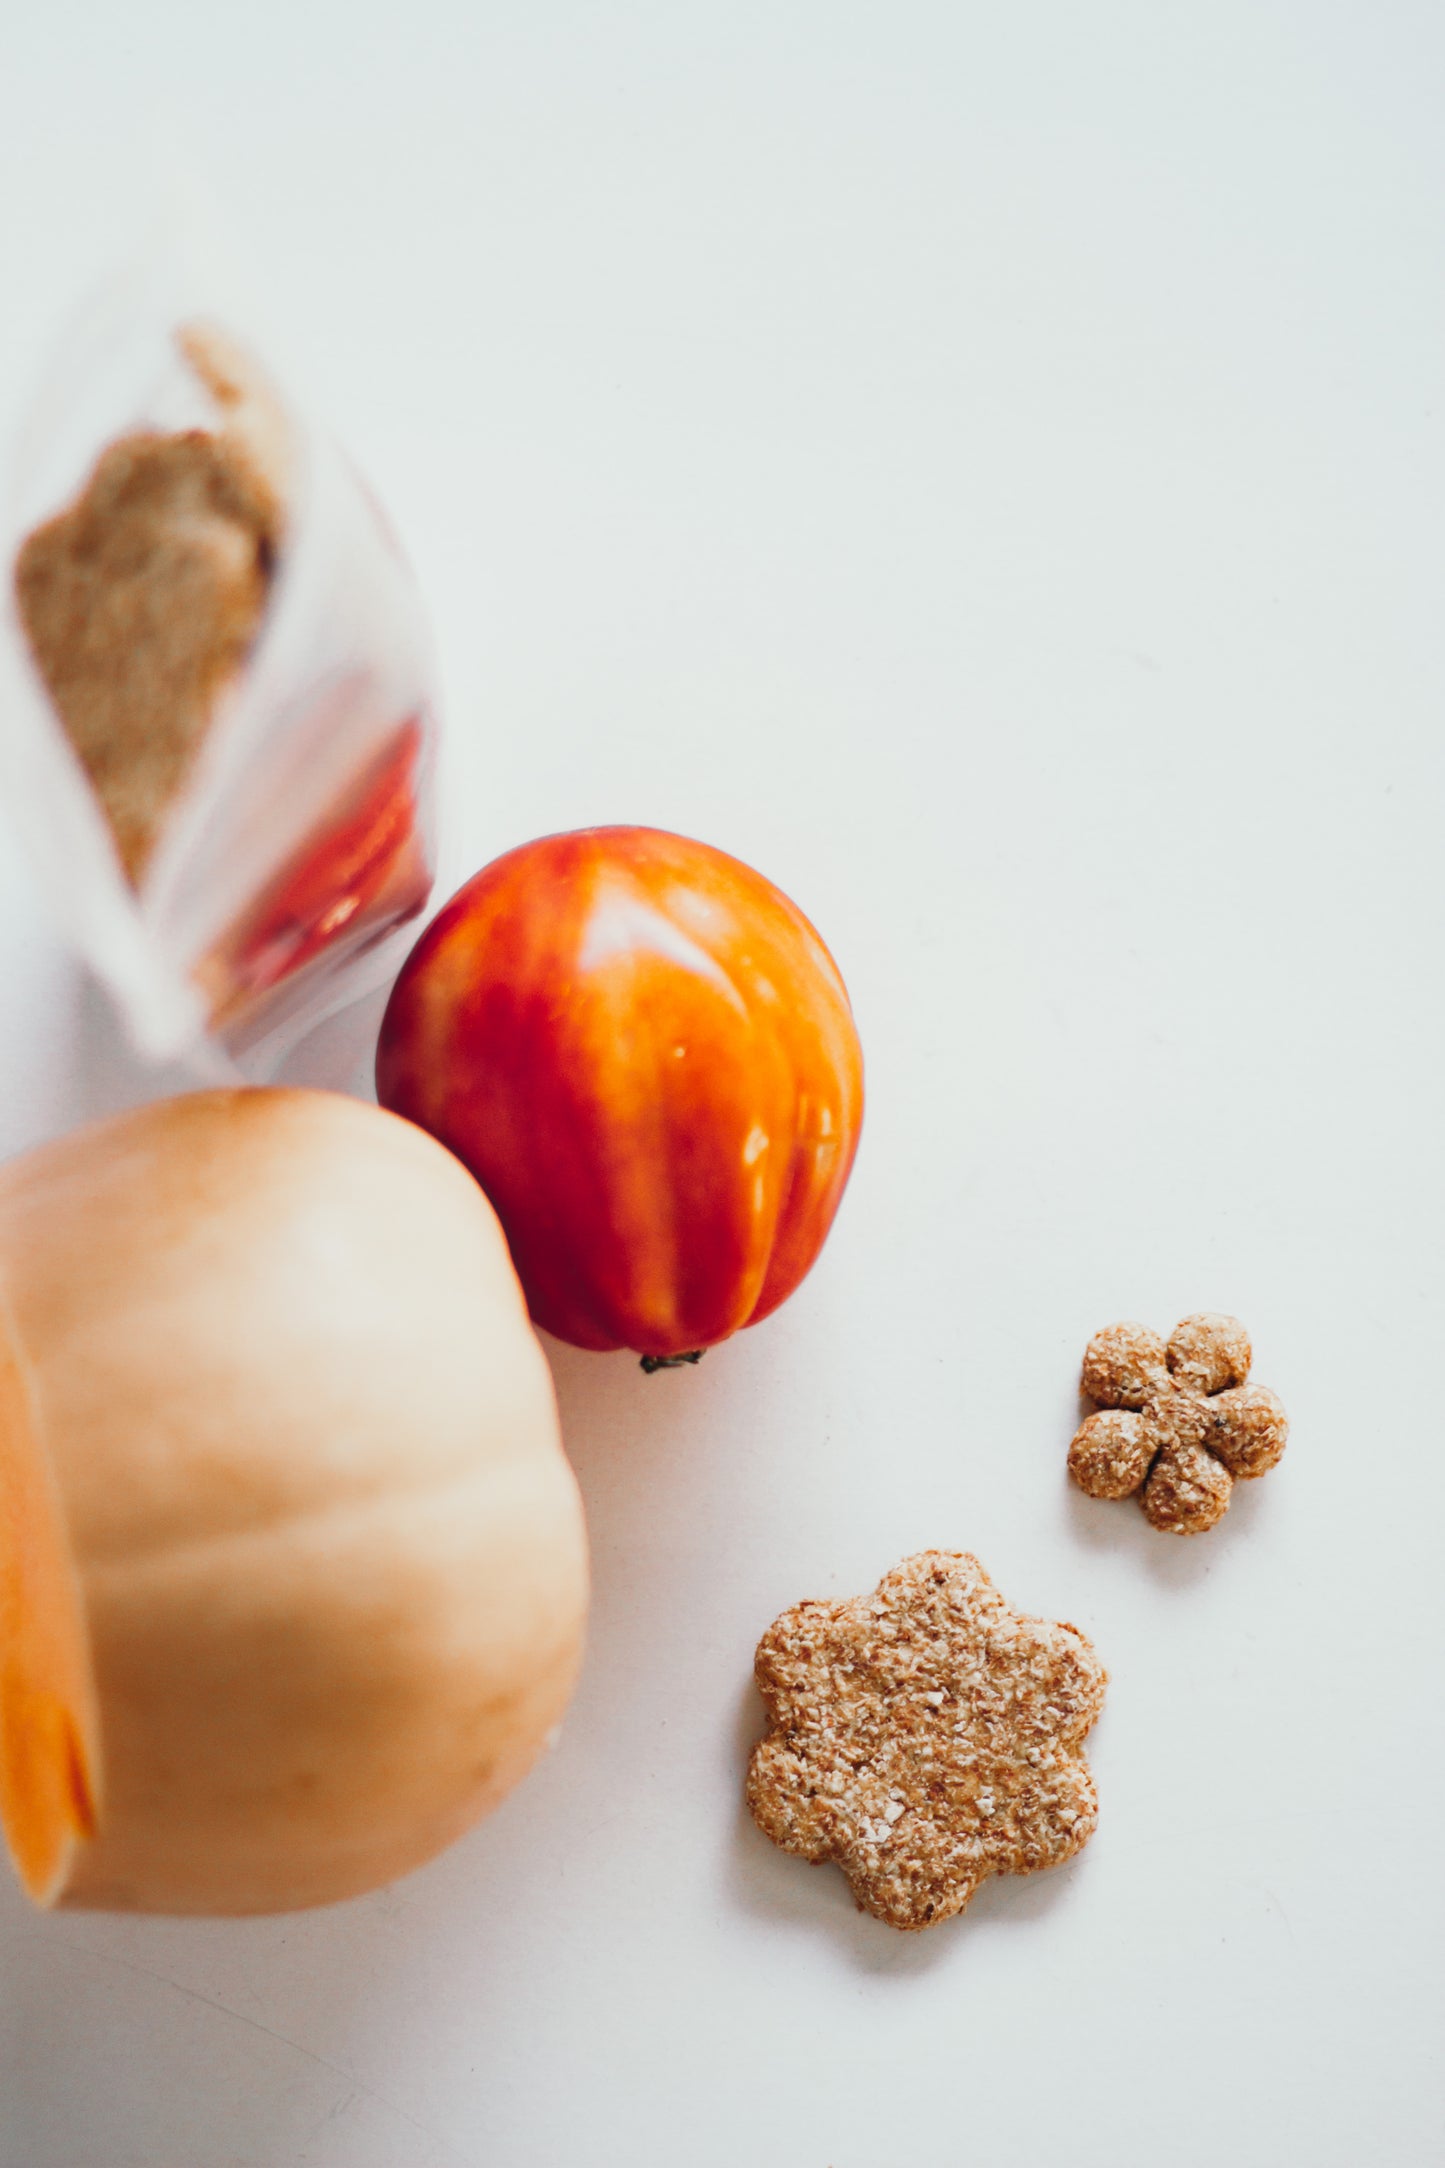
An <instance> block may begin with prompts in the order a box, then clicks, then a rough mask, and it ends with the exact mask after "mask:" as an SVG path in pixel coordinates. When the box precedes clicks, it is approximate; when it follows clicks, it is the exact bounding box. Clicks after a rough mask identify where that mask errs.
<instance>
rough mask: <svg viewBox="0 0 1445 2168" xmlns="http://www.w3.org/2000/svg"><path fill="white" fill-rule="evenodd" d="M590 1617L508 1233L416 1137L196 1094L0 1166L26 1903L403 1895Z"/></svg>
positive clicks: (333, 1109) (506, 1757)
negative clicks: (396, 1889)
mask: <svg viewBox="0 0 1445 2168" xmlns="http://www.w3.org/2000/svg"><path fill="white" fill-rule="evenodd" d="M586 1600H587V1564H586V1542H585V1536H584V1531H583V1525H582V1514H581V1507H580V1504H579V1501H578V1496H577V1489H576V1485H575V1483H574V1481H573V1478H572V1474H571V1470H570V1468H569V1467H568V1465H567V1462H566V1460H565V1459H564V1457H563V1454H562V1450H561V1443H560V1439H559V1436H558V1428H557V1414H556V1405H555V1401H554V1398H553V1393H552V1385H551V1379H550V1375H549V1372H548V1369H547V1364H546V1360H545V1358H544V1356H543V1354H542V1351H541V1348H540V1346H539V1345H538V1343H537V1340H536V1338H535V1336H534V1335H533V1333H532V1330H531V1328H530V1326H529V1324H528V1322H527V1315H526V1309H525V1306H524V1304H523V1300H522V1296H521V1292H520V1289H519V1288H518V1285H517V1280H516V1276H515V1274H514V1272H513V1270H512V1266H511V1261H510V1258H509V1257H508V1254H507V1249H506V1245H505V1243H504V1241H503V1239H502V1234H501V1231H500V1229H499V1227H498V1225H497V1221H496V1218H495V1216H494V1214H493V1212H492V1210H491V1207H490V1206H489V1205H488V1203H487V1201H486V1199H485V1198H484V1197H483V1195H482V1193H481V1191H480V1190H479V1189H478V1188H477V1187H476V1185H475V1183H474V1182H473V1181H472V1180H471V1178H470V1176H468V1175H467V1174H466V1173H465V1172H464V1171H463V1169H462V1168H461V1167H460V1166H459V1165H458V1164H457V1162H456V1161H455V1160H454V1159H452V1158H451V1157H450V1155H449V1154H448V1153H446V1152H445V1151H443V1150H442V1148H441V1147H440V1146H439V1145H437V1144H434V1143H433V1142H432V1141H431V1139H430V1138H428V1137H426V1136H424V1135H423V1134H422V1132H421V1131H420V1130H418V1129H415V1128H413V1127H412V1126H411V1124H410V1123H407V1122H404V1121H401V1120H399V1119H397V1118H396V1117H395V1116H393V1115H390V1114H384V1113H382V1112H381V1111H380V1110H379V1109H378V1108H375V1107H369V1106H364V1105H362V1104H361V1103H360V1102H358V1101H356V1100H351V1099H344V1098H339V1097H335V1096H333V1095H331V1094H329V1093H322V1092H293V1091H246V1092H205V1093H197V1094H195V1095H192V1096H189V1097H185V1098H181V1099H175V1100H170V1101H165V1102H161V1103H159V1104H157V1105H153V1106H149V1107H144V1108H141V1109H140V1110H138V1111H137V1112H135V1113H131V1114H125V1115H122V1116H120V1117H119V1118H117V1119H115V1120H112V1121H108V1122H104V1123H101V1124H99V1125H97V1126H95V1127H93V1128H90V1129H86V1130H84V1131H82V1132H80V1133H79V1134H78V1135H75V1136H72V1137H67V1138H65V1139H63V1140H62V1141H60V1142H59V1143H56V1144H52V1145H48V1146H45V1147H44V1148H42V1149H41V1150H39V1151H36V1152H32V1153H29V1154H28V1155H26V1156H25V1157H24V1158H22V1159H19V1160H17V1161H15V1162H13V1163H12V1164H11V1165H9V1166H8V1167H6V1168H4V1169H0V1816H3V1822H4V1828H5V1832H6V1835H7V1838H8V1841H9V1845H10V1849H11V1853H12V1856H13V1858H14V1860H15V1863H16V1866H17V1868H18V1870H19V1873H20V1876H21V1879H22V1881H23V1882H24V1884H25V1887H26V1888H27V1889H28V1890H29V1892H30V1894H31V1896H32V1897H33V1898H35V1899H36V1901H37V1902H38V1903H40V1904H64V1905H81V1906H104V1907H115V1908H122V1909H126V1910H135V1911H157V1912H182V1913H188V1912H203V1913H241V1912H263V1911H279V1910H285V1909H289V1908H291V1907H293V1906H301V1905H314V1904H324V1903H328V1902H330V1901H331V1900H333V1899H336V1898H341V1897H348V1896H351V1895H353V1894H355V1893H356V1892H358V1891H361V1890H366V1889H369V1888H372V1887H373V1886H375V1885H376V1884H378V1883H381V1882H386V1881H389V1880H391V1879H392V1878H393V1877H394V1876H396V1875H399V1874H402V1873H404V1872H405V1871H406V1870H407V1869H408V1868H410V1867H414V1866H416V1865H417V1864H418V1863H419V1862H421V1861H422V1860H424V1859H427V1858H428V1857H430V1855H431V1854H433V1853H434V1852H437V1851H439V1850H440V1849H441V1848H442V1846H444V1845H446V1844H448V1843H449V1842H450V1841H451V1840H452V1839H453V1838H454V1837H456V1836H458V1835H459V1834H460V1833H461V1832H462V1831H463V1830H464V1829H466V1828H467V1827H468V1826H469V1825H470V1824H471V1823H472V1822H474V1821H475V1820H476V1819H477V1818H478V1816H480V1815H481V1814H483V1813H485V1812H486V1811H487V1809H488V1808H489V1807H490V1806H492V1805H493V1804H494V1803H495V1802H496V1800H498V1799H499V1798H500V1797H501V1795H502V1794H503V1792H505V1791H506V1790H507V1789H508V1788H509V1786H510V1785H512V1784H513V1783H514V1782H515V1781H516V1780H517V1778H518V1777H519V1776H521V1775H522V1773H523V1772H524V1770H525V1769H526V1768H527V1766H528V1765H529V1764H530V1763H531V1761H532V1760H533V1759H534V1757H535V1756H536V1755H537V1753H538V1752H539V1750H540V1749H541V1747H542V1745H543V1744H544V1742H545V1740H546V1738H547V1736H548V1733H549V1732H550V1730H551V1729H552V1727H553V1726H554V1725H555V1724H556V1723H557V1721H558V1719H559V1717H560V1716H561V1714H562V1711H563V1708H564V1707H565V1704H566V1702H567V1699H568V1696H569V1694H570V1691H571V1688H572V1684H573V1681H574V1678H575V1675H576V1671H577V1667H578V1662H579V1659H580V1652H581V1644H582V1634H583V1625H584V1618H585V1611H586Z"/></svg>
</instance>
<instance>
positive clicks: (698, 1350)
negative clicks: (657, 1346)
mask: <svg viewBox="0 0 1445 2168" xmlns="http://www.w3.org/2000/svg"><path fill="white" fill-rule="evenodd" d="M706 1353H707V1349H706V1348H705V1347H695V1348H694V1349H693V1351H692V1353H691V1354H690V1355H644V1356H643V1358H642V1367H643V1369H644V1370H645V1371H646V1372H647V1375H648V1376H649V1377H651V1376H652V1373H653V1371H654V1370H680V1369H681V1368H682V1366H683V1364H684V1363H700V1362H701V1361H702V1359H703V1357H704V1355H706Z"/></svg>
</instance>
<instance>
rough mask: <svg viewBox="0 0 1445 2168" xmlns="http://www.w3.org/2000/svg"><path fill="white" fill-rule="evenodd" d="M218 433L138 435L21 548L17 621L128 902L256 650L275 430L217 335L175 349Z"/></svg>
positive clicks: (108, 453)
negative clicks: (107, 832) (220, 708)
mask: <svg viewBox="0 0 1445 2168" xmlns="http://www.w3.org/2000/svg"><path fill="white" fill-rule="evenodd" d="M181 344H182V350H183V352H184V353H185V354H186V358H187V360H188V361H189V362H190V363H191V365H192V367H194V368H195V369H196V372H197V374H198V375H199V376H200V377H201V379H202V381H203V382H204V383H205V384H206V386H207V388H208V389H209V390H210V391H211V393H212V396H213V397H214V398H215V400H216V402H217V405H218V407H219V408H220V409H221V413H222V415H223V417H224V419H223V421H222V423H221V425H220V426H219V427H217V428H216V429H214V430H210V429H186V430H181V431H178V432H176V433H174V434H170V433H164V432H162V431H159V430H151V429H138V430H134V431H132V432H130V433H129V434H128V435H126V436H123V437H120V438H117V440H116V441H115V442H114V443H113V444H110V445H108V446H107V447H106V449H105V450H104V451H103V452H102V453H101V455H100V458H99V459H98V460H97V462H96V464H95V467H94V469H93V470H92V472H91V475H90V478H89V480H88V481H87V482H86V485H85V487H84V489H83V490H82V492H81V494H80V496H79V497H78V498H77V499H76V500H75V502H74V503H73V504H70V505H68V506H67V507H66V508H65V510H64V511H62V512H59V513H57V514H56V515H55V517H54V518H53V519H49V520H47V521H45V523H44V524H43V525H42V526H40V527H37V528H36V529H35V530H34V531H33V533H31V534H30V535H28V536H27V537H26V539H25V541H24V542H23V543H22V544H21V547H20V550H19V553H18V555H17V557H16V562H15V595H16V601H17V603H18V606H19V611H20V621H21V623H22V625H23V626H24V628H25V636H26V638H27V640H28V641H29V643H30V650H31V653H32V655H33V656H34V658H35V662H36V665H37V667H38V669H39V671H40V675H41V677H42V678H43V679H44V681H45V685H46V689H47V691H48V692H49V694H50V698H51V700H52V702H53V703H54V706H55V710H56V713H57V715H58V716H59V718H60V721H61V723H62V724H63V726H64V729H65V732H66V735H67V736H68V737H69V739H70V741H71V743H72V745H73V746H74V747H75V750H76V752H77V753H78V755H79V756H80V759H81V762H82V763H83V765H84V767H85V770H86V773H87V775H88V776H89V777H90V780H91V783H92V785H93V786H94V789H95V792H96V795H97V797H98V798H99V800H100V803H101V806H102V808H103V810H104V812H105V815H106V818H107V820H108V821H109V823H110V827H111V831H112V833H113V834H114V837H115V841H116V846H117V849H118V850H119V853H120V858H121V863H122V864H123V866H124V867H125V871H126V874H127V876H128V877H129V879H130V881H131V883H132V885H135V886H138V885H139V882H140V878H141V875H142V874H143V872H144V870H145V867H146V864H147V861H148V860H149V858H150V855H151V853H152V851H153V850H154V848H155V844H156V841H157V839H158V837H159V835H160V832H161V829H162V827H163V825H164V822H165V818H166V815H167V813H168V811H169V809H170V807H171V805H172V803H173V802H174V800H175V798H176V796H177V794H178V793H179V792H180V790H181V789H182V788H183V786H184V784H185V782H186V780H187V778H188V776H189V774H190V771H191V768H192V766H193V764H194V762H195V758H196V755H197V753H198V752H199V750H200V746H201V743H202V740H203V739H204V737H205V734H206V730H207V728H208V726H209V724H210V721H211V718H212V716H213V714H214V712H215V709H216V704H217V702H218V700H219V699H220V696H221V694H222V693H223V692H224V691H225V689H226V688H227V686H228V685H229V684H230V683H231V681H232V680H233V679H234V677H235V676H236V674H237V672H238V671H239V670H240V668H241V666H242V664H243V663H244V661H245V658H246V655H247V653H248V651H249V649H250V647H251V644H252V642H253V641H254V639H255V637H256V633H257V630H258V628H259V626H260V623H261V619H262V616H263V614H264V612H265V608H266V602H267V598H268V594H269V590H270V584H271V575H272V569H273V566H274V564H275V560H276V556H277V552H278V550H279V548H280V545H281V538H282V529H283V512H282V471H283V466H284V438H283V436H282V434H281V432H282V430H283V427H284V425H283V423H282V421H281V417H280V411H279V408H278V407H277V406H276V404H275V401H274V400H273V399H270V397H269V394H267V393H266V391H265V389H264V387H263V386H262V385H261V382H260V380H259V378H257V377H256V376H255V374H254V372H251V374H250V375H249V376H248V375H246V374H245V373H244V370H243V367H242V364H241V360H240V357H239V354H238V352H237V350H236V349H235V348H233V347H231V346H229V345H228V344H226V343H225V342H224V341H223V340H222V339H221V338H220V335H219V334H216V333H213V332H211V331H209V330H208V329H206V328H204V327H199V326H196V327H191V328H190V329H188V330H187V331H185V332H183V333H182V335H181Z"/></svg>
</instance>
